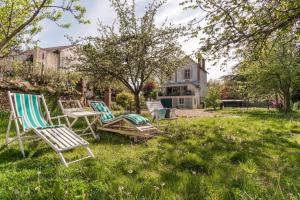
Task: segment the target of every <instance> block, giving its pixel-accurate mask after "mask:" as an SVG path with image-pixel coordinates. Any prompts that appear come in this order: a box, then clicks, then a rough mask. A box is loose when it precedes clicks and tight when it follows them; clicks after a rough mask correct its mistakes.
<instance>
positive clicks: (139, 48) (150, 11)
mask: <svg viewBox="0 0 300 200" xmlns="http://www.w3.org/2000/svg"><path fill="white" fill-rule="evenodd" d="M111 3H112V6H113V8H114V9H115V11H116V13H117V20H116V23H115V24H113V25H112V26H106V25H103V24H101V23H100V25H99V36H97V37H87V38H84V39H83V41H84V42H83V43H84V44H85V45H79V46H78V54H77V56H78V57H79V60H80V64H78V66H77V68H78V69H79V70H80V71H83V72H85V73H86V74H88V75H91V76H95V77H98V78H99V79H100V80H101V79H109V80H116V81H118V82H120V83H122V84H123V85H124V86H126V87H127V88H128V90H129V91H130V92H132V93H133V94H134V96H135V103H136V111H137V112H140V102H139V96H140V93H141V91H142V89H143V86H144V84H145V82H146V81H147V80H149V79H153V78H154V79H158V78H164V77H168V76H170V75H171V74H172V73H173V72H174V70H176V69H177V68H178V67H180V66H182V64H183V63H184V57H185V55H184V53H183V52H182V50H181V46H180V45H179V43H178V41H177V38H178V37H179V35H180V34H181V32H182V28H181V27H175V26H174V25H172V24H168V23H164V24H162V25H161V26H157V25H156V24H155V16H156V14H157V11H158V9H159V8H160V7H161V6H162V5H163V3H162V2H158V1H156V0H154V1H152V2H151V3H150V4H149V5H148V6H147V7H146V11H145V13H144V14H143V16H142V17H138V16H137V15H136V11H135V2H134V1H131V2H128V1H126V0H112V1H111Z"/></svg>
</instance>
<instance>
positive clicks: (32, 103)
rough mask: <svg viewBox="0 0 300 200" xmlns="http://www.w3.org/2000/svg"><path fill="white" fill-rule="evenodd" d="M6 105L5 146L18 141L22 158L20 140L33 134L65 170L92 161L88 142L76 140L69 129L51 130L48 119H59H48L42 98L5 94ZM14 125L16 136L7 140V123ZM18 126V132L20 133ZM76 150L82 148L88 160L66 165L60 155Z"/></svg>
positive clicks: (22, 149) (57, 127)
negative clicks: (48, 148) (43, 112)
mask: <svg viewBox="0 0 300 200" xmlns="http://www.w3.org/2000/svg"><path fill="white" fill-rule="evenodd" d="M8 97H9V103H10V106H11V114H10V117H9V124H8V129H7V132H6V144H7V145H8V144H10V143H11V142H13V141H15V140H18V141H19V146H20V149H21V152H22V154H23V156H24V157H25V153H24V147H23V142H22V141H23V139H25V138H26V136H25V134H26V133H28V132H29V131H31V130H33V131H34V133H35V134H36V135H37V136H38V137H39V138H41V139H43V140H44V141H45V142H46V143H47V144H49V145H50V146H51V147H52V148H53V149H54V151H55V152H57V153H58V154H59V156H60V159H61V161H62V162H63V164H64V165H65V166H66V167H68V165H69V164H71V163H74V162H77V161H80V160H83V159H86V158H90V157H94V155H93V153H92V151H91V150H90V149H89V147H88V142H87V141H85V140H84V139H82V138H81V137H80V136H78V135H77V134H75V133H74V131H72V130H71V129H69V128H67V127H66V126H64V125H58V126H55V125H53V123H52V119H58V121H59V123H60V118H62V117H64V116H58V117H52V118H51V117H50V113H49V111H48V108H47V105H46V101H45V98H44V96H43V95H31V94H19V93H11V92H8ZM41 105H43V106H44V108H45V112H46V118H47V120H46V119H45V118H44V116H43V114H42V111H41V108H42V107H41ZM13 121H14V122H15V128H16V134H17V135H16V136H15V137H12V138H11V137H10V130H11V123H12V122H13ZM20 125H21V127H22V132H21V131H20ZM78 147H84V148H86V150H87V153H88V156H85V157H83V158H80V159H77V160H73V161H70V162H67V161H66V160H65V158H64V156H63V152H64V151H67V150H71V149H75V148H78Z"/></svg>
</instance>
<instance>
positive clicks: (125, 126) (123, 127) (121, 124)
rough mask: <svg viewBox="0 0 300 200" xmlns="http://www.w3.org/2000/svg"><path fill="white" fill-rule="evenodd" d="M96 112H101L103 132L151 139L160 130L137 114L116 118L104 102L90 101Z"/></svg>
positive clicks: (136, 138) (100, 120)
mask: <svg viewBox="0 0 300 200" xmlns="http://www.w3.org/2000/svg"><path fill="white" fill-rule="evenodd" d="M89 104H90V106H91V107H92V109H93V110H94V111H97V112H101V114H102V115H101V117H100V119H99V122H100V125H101V127H100V128H99V129H100V130H102V131H108V132H114V133H119V134H123V135H126V136H130V137H133V138H134V141H135V142H136V141H137V140H138V139H149V138H152V137H153V136H154V134H155V133H158V132H159V130H158V129H157V128H155V127H154V126H153V125H152V124H150V123H149V121H148V119H146V118H144V117H142V116H141V115H137V114H126V115H121V116H118V117H115V116H114V115H113V114H112V113H111V111H110V110H109V108H108V107H107V106H106V104H105V103H104V102H102V101H90V102H89Z"/></svg>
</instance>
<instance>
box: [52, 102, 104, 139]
mask: <svg viewBox="0 0 300 200" xmlns="http://www.w3.org/2000/svg"><path fill="white" fill-rule="evenodd" d="M58 103H59V106H60V108H61V110H62V112H63V114H64V115H65V119H66V122H67V125H68V127H69V128H72V127H73V126H74V125H75V123H76V122H77V121H78V119H80V118H83V119H84V120H85V121H86V123H87V127H86V128H85V129H83V130H77V132H78V131H82V132H81V134H80V135H93V136H94V138H95V139H100V137H99V135H96V133H95V131H94V130H93V127H92V126H93V125H95V123H96V122H97V121H98V120H99V117H100V115H101V113H99V112H96V111H87V110H84V109H83V107H82V106H81V103H80V102H79V100H59V101H58ZM70 118H71V119H73V121H71V122H70ZM89 118H93V121H92V122H90V121H89ZM88 130H90V132H87V131H88Z"/></svg>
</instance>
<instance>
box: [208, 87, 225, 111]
mask: <svg viewBox="0 0 300 200" xmlns="http://www.w3.org/2000/svg"><path fill="white" fill-rule="evenodd" d="M205 103H206V106H208V107H213V108H214V110H216V109H217V107H218V106H219V105H220V103H221V100H220V91H219V89H218V88H214V87H212V88H209V90H208V94H207V96H206V98H205Z"/></svg>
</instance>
